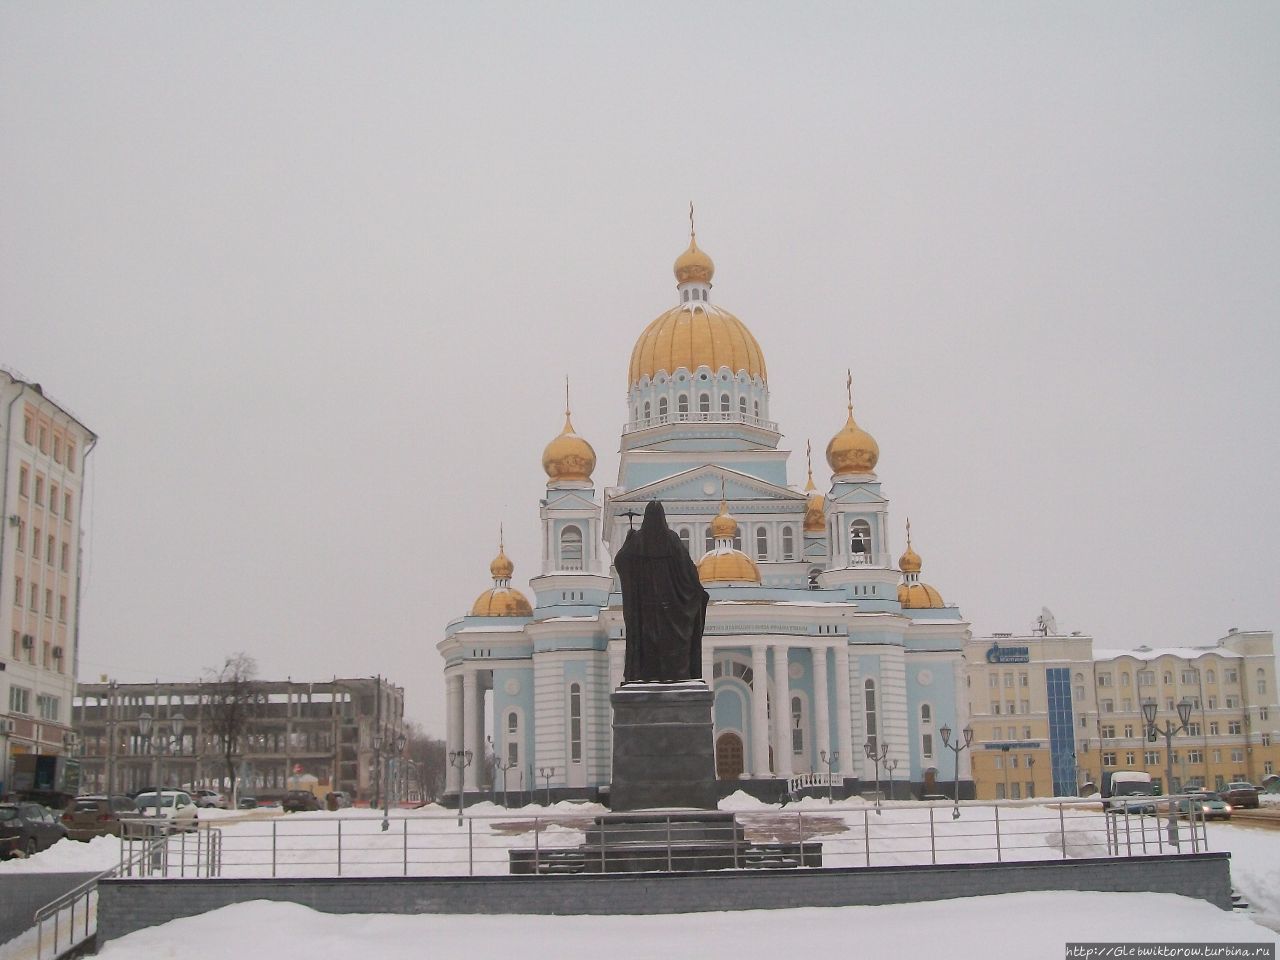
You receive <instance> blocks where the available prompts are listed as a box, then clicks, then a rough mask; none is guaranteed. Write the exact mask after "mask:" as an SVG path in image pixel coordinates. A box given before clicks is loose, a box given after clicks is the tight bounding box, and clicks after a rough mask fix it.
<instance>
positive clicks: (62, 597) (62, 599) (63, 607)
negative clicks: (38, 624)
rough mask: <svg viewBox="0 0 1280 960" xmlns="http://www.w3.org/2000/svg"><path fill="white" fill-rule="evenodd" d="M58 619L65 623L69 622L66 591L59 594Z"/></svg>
mask: <svg viewBox="0 0 1280 960" xmlns="http://www.w3.org/2000/svg"><path fill="white" fill-rule="evenodd" d="M58 619H59V620H61V621H62V622H63V623H66V622H67V595H66V594H65V593H63V594H59V595H58Z"/></svg>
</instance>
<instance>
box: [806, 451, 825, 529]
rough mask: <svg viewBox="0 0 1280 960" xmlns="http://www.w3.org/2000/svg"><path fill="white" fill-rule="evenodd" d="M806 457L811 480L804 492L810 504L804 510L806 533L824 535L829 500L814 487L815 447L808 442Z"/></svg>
mask: <svg viewBox="0 0 1280 960" xmlns="http://www.w3.org/2000/svg"><path fill="white" fill-rule="evenodd" d="M804 456H805V459H806V460H807V461H808V462H809V480H808V482H807V483H806V484H805V485H804V492H805V493H807V494H808V495H809V502H808V504H807V505H806V506H805V508H804V532H805V533H822V532H824V531H825V530H826V529H827V518H826V505H827V498H826V497H824V496H823V495H822V494H820V493H819V492H818V488H817V487H815V486H814V485H813V447H812V445H811V444H810V443H809V441H807V440H806V441H805V444H804Z"/></svg>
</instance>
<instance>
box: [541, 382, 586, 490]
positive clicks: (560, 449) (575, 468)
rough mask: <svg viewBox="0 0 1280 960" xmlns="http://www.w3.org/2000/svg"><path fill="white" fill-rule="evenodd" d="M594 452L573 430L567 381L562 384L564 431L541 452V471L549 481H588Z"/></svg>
mask: <svg viewBox="0 0 1280 960" xmlns="http://www.w3.org/2000/svg"><path fill="white" fill-rule="evenodd" d="M595 468H596V452H595V450H594V449H592V447H591V444H589V443H587V441H586V440H585V439H584V438H583V437H581V436H579V435H578V434H577V433H576V432H575V431H574V429H573V421H572V420H571V419H570V418H569V381H568V380H567V379H566V380H565V384H564V429H563V430H561V431H560V435H559V436H558V437H556V438H555V439H554V440H552V441H551V442H550V443H548V444H547V447H546V449H545V450H543V451H542V469H543V470H545V471H546V473H547V477H548V479H551V480H590V479H591V472H592V471H593V470H595Z"/></svg>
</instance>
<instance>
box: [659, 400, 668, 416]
mask: <svg viewBox="0 0 1280 960" xmlns="http://www.w3.org/2000/svg"><path fill="white" fill-rule="evenodd" d="M666 415H667V398H666V397H659V398H658V416H659V417H665V416H666Z"/></svg>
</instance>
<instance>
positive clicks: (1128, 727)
mask: <svg viewBox="0 0 1280 960" xmlns="http://www.w3.org/2000/svg"><path fill="white" fill-rule="evenodd" d="M1124 736H1125V739H1126V740H1128V739H1130V738H1131V737H1132V736H1133V724H1132V723H1126V724H1125V725H1124Z"/></svg>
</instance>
